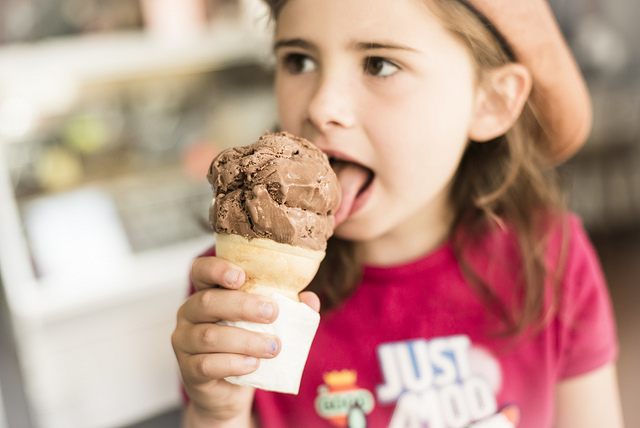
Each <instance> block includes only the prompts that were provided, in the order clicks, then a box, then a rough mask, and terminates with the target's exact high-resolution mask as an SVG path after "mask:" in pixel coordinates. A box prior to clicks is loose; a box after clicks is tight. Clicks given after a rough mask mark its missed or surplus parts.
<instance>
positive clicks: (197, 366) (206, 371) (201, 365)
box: [193, 355, 212, 379]
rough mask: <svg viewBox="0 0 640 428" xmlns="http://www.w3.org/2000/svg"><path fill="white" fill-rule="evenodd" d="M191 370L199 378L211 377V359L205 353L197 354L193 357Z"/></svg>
mask: <svg viewBox="0 0 640 428" xmlns="http://www.w3.org/2000/svg"><path fill="white" fill-rule="evenodd" d="M193 372H194V374H195V376H196V377H197V378H199V379H203V378H209V377H211V373H212V367H211V360H210V359H209V358H207V356H206V355H199V356H198V358H195V361H194V365H193Z"/></svg>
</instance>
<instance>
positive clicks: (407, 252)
mask: <svg viewBox="0 0 640 428" xmlns="http://www.w3.org/2000/svg"><path fill="white" fill-rule="evenodd" d="M437 205H440V208H444V207H445V206H446V207H447V209H433V206H432V207H430V208H431V209H425V211H423V212H421V213H420V215H419V216H417V217H416V218H413V219H408V220H407V221H405V222H403V223H402V224H401V225H399V226H398V227H396V228H394V229H393V230H391V231H389V232H387V233H386V234H384V235H382V236H380V237H379V238H376V239H374V240H371V241H366V242H362V243H360V244H359V245H358V249H359V251H361V255H362V260H363V262H364V263H365V264H367V265H372V266H394V265H399V264H403V263H408V262H411V261H413V260H417V259H419V258H420V257H422V256H424V255H426V254H428V253H430V252H432V251H434V250H435V249H437V248H438V247H439V246H441V245H442V244H443V243H444V241H445V240H446V239H447V238H448V236H449V229H450V227H451V222H452V219H451V215H450V214H448V213H450V210H449V209H448V208H449V207H448V204H446V203H445V202H444V201H442V204H437ZM443 213H446V214H443ZM430 214H431V215H430Z"/></svg>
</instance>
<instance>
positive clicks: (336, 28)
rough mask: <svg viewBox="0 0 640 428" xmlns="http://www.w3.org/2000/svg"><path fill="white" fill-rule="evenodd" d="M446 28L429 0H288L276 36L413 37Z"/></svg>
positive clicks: (410, 38)
mask: <svg viewBox="0 0 640 428" xmlns="http://www.w3.org/2000/svg"><path fill="white" fill-rule="evenodd" d="M442 30H443V28H442V26H441V25H440V22H439V21H438V18H436V16H435V15H433V14H432V13H431V12H430V10H429V8H428V7H427V6H426V1H425V0H288V1H287V2H286V3H285V5H284V7H283V8H282V9H281V11H280V13H279V15H278V25H277V30H276V37H278V38H289V37H301V38H306V37H309V38H311V37H314V36H315V37H317V36H318V35H322V38H323V39H324V40H325V41H328V40H331V39H332V38H336V37H343V36H345V35H347V36H348V35H353V36H358V38H359V39H370V38H372V37H373V38H385V39H389V38H392V39H394V40H406V41H410V40H412V39H413V40H415V39H416V36H417V35H418V34H417V32H418V31H419V32H420V33H422V34H424V33H425V32H428V31H431V32H434V31H435V32H438V31H440V32H441V31H442Z"/></svg>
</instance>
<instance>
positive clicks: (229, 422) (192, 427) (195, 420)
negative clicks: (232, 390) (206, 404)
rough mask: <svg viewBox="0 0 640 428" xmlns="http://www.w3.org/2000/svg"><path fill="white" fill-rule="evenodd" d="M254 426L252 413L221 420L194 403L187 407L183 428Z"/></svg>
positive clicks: (242, 427)
mask: <svg viewBox="0 0 640 428" xmlns="http://www.w3.org/2000/svg"><path fill="white" fill-rule="evenodd" d="M254 426H256V425H255V424H254V423H253V421H252V417H251V412H250V411H248V412H246V414H241V415H238V416H235V417H232V418H229V419H220V418H219V417H216V416H215V415H212V414H211V413H209V412H206V411H203V410H201V409H198V408H197V407H196V406H195V405H193V403H189V404H188V405H187V407H186V408H185V410H184V413H183V418H182V428H252V427H254Z"/></svg>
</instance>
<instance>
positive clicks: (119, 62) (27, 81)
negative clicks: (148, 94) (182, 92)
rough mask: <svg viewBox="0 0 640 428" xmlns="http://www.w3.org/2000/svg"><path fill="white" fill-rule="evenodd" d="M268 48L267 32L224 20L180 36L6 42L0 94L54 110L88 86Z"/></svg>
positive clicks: (259, 58)
mask: <svg viewBox="0 0 640 428" xmlns="http://www.w3.org/2000/svg"><path fill="white" fill-rule="evenodd" d="M269 52H270V37H269V36H268V34H267V32H266V31H260V30H258V29H256V28H246V26H244V25H239V24H238V25H232V24H223V23H221V24H220V25H218V26H216V27H214V28H212V29H211V30H208V31H207V32H206V33H205V34H202V35H199V36H197V37H194V38H189V39H184V40H175V39H173V40H172V39H163V38H159V37H157V36H154V35H152V34H149V33H145V32H130V33H126V32H123V33H106V34H96V35H85V36H76V37H64V38H59V39H51V40H48V41H45V42H39V43H32V44H26V43H25V44H14V45H7V46H4V47H0V98H19V99H22V100H26V101H28V102H30V103H32V104H34V105H36V106H37V107H38V111H39V112H40V113H42V114H45V115H46V114H57V113H59V112H62V111H64V110H66V109H68V108H69V106H70V105H72V104H73V102H74V101H75V100H76V98H77V96H78V94H79V93H80V92H81V91H82V90H83V88H84V87H87V86H92V85H100V84H108V83H114V82H115V83H117V82H124V81H132V80H133V81H135V80H141V79H148V78H152V77H160V76H171V75H181V74H193V73H198V72H205V71H214V70H219V69H224V68H228V67H231V66H234V65H242V64H248V63H256V62H264V61H267V58H268V53H269Z"/></svg>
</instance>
